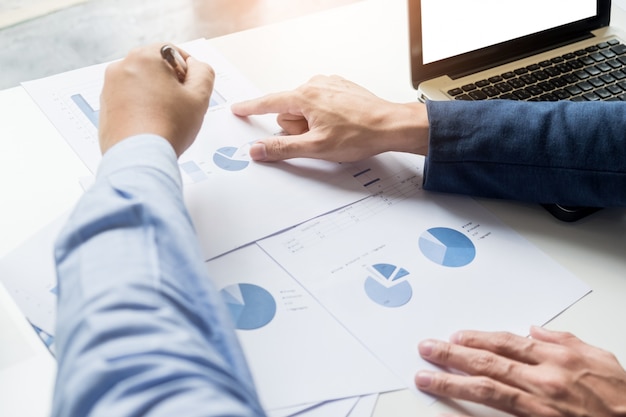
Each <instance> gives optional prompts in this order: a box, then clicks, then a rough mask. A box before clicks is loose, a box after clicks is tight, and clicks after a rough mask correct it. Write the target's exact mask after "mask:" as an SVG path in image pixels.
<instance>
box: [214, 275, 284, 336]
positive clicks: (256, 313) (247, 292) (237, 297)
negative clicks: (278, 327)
mask: <svg viewBox="0 0 626 417" xmlns="http://www.w3.org/2000/svg"><path fill="white" fill-rule="evenodd" d="M220 294H221V295H222V298H223V299H224V301H225V302H226V306H227V307H228V311H229V312H230V315H231V317H232V319H233V321H234V322H235V327H236V328H237V329H238V330H254V329H260V328H261V327H263V326H265V325H267V324H268V323H269V322H271V321H272V319H273V318H274V316H275V315H276V301H275V300H274V297H272V294H270V293H269V292H268V291H267V290H266V289H264V288H262V287H259V286H258V285H254V284H234V285H229V286H228V287H225V288H223V289H222V290H221V291H220Z"/></svg>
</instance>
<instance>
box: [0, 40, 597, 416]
mask: <svg viewBox="0 0 626 417" xmlns="http://www.w3.org/2000/svg"><path fill="white" fill-rule="evenodd" d="M184 48H185V49H186V50H187V51H189V52H190V53H191V54H192V55H194V56H195V57H196V58H198V59H202V60H205V61H206V62H209V63H210V64H211V65H212V66H213V67H214V69H215V70H216V74H217V78H216V84H215V92H214V95H213V101H212V103H211V106H210V108H209V111H208V113H207V115H206V120H205V123H204V125H203V128H202V130H201V132H200V134H199V136H198V139H197V140H196V142H195V143H194V145H193V146H192V147H191V148H190V149H189V150H188V151H187V152H185V153H184V154H183V155H182V156H181V158H180V169H181V173H182V175H183V178H184V193H185V199H186V203H187V206H188V208H189V211H190V213H191V216H192V218H193V222H194V224H195V226H196V229H197V232H198V235H199V236H200V239H201V245H202V249H203V254H204V257H205V260H206V267H207V269H208V271H209V274H210V276H211V279H213V280H214V281H215V283H216V285H217V287H218V288H219V289H220V293H221V295H222V296H223V299H224V301H225V303H226V305H227V307H228V308H229V310H230V311H231V313H232V315H233V318H234V321H235V323H236V328H237V334H238V336H239V338H240V341H241V344H242V346H243V348H244V351H245V354H246V357H247V359H248V362H249V364H250V368H251V370H252V374H253V376H254V379H255V382H256V384H257V387H258V390H259V395H260V398H261V401H262V403H263V405H264V407H265V408H266V410H267V411H268V414H269V415H270V416H272V417H287V416H290V415H294V414H298V415H303V416H306V417H314V416H316V415H320V416H321V415H333V416H351V417H361V416H363V417H365V416H369V415H371V413H372V411H373V409H374V406H375V403H376V398H377V394H378V393H381V392H386V391H392V390H398V389H410V390H412V391H413V392H415V395H417V396H420V397H421V398H423V400H424V401H427V402H432V401H433V399H432V398H430V397H427V396H426V395H425V394H423V393H421V392H419V391H417V390H416V389H415V388H414V385H413V375H414V373H415V372H416V371H417V370H418V369H424V368H432V366H431V365H429V364H428V363H426V362H425V361H423V360H422V359H421V358H420V357H419V355H418V354H417V344H418V343H419V341H420V340H422V339H425V338H431V337H437V338H444V339H445V338H447V337H448V336H449V335H450V334H451V333H452V332H454V331H456V330H458V329H463V328H472V329H482V330H508V331H512V332H515V333H520V334H525V333H526V332H527V331H528V328H529V326H531V325H535V324H544V323H546V322H548V321H549V320H550V319H552V318H553V317H555V316H556V315H558V314H559V313H561V312H562V311H563V310H565V309H566V308H567V307H568V306H570V305H571V304H573V303H574V302H576V301H577V300H579V299H580V298H581V297H583V296H584V295H585V294H587V293H588V292H589V291H590V289H589V288H588V287H587V286H586V285H585V284H584V283H582V282H581V281H580V280H578V279H577V278H576V277H574V276H572V274H570V273H569V272H568V271H566V270H564V269H563V268H562V267H561V266H560V265H558V264H556V263H555V262H554V261H553V260H551V259H550V258H548V257H547V256H546V255H545V254H543V253H542V252H541V251H539V250H538V249H537V248H536V247H534V246H533V245H531V244H530V243H529V242H527V241H526V240H524V239H523V238H522V237H520V236H519V235H518V234H517V233H516V232H514V231H513V230H511V229H510V228H508V227H507V226H505V225H504V224H502V223H501V222H500V221H499V220H498V219H497V218H495V217H494V216H493V215H491V214H490V213H489V212H488V211H486V210H485V209H484V208H482V206H480V205H478V204H477V203H476V202H475V201H474V200H472V199H470V198H466V197H459V196H447V195H437V194H432V193H427V192H424V191H423V190H422V189H421V184H422V172H423V171H422V169H423V159H422V158H421V157H418V156H415V155H404V154H395V153H388V154H383V155H379V156H376V157H374V158H371V159H369V160H366V161H362V162H359V163H354V164H336V163H330V162H324V161H317V160H307V159H299V160H292V161H289V162H282V163H276V164H258V163H254V162H252V161H251V160H250V159H249V157H248V148H249V146H250V144H251V143H252V142H254V141H255V140H258V139H260V138H262V137H266V136H270V135H275V134H280V130H279V128H278V126H277V125H276V124H275V122H274V121H273V117H269V118H268V117H251V118H249V119H246V120H244V119H240V118H237V117H235V116H233V115H232V113H231V112H230V104H231V103H233V102H236V101H239V100H244V99H248V98H252V97H256V96H258V95H259V94H260V92H259V91H257V90H256V89H255V88H254V86H252V85H251V84H250V83H249V82H248V81H247V80H246V79H245V77H243V76H242V75H241V74H240V73H239V72H238V71H237V69H236V68H234V67H233V66H232V65H230V64H229V63H228V62H227V61H226V60H225V59H224V58H223V57H222V56H221V55H220V54H219V53H217V52H216V51H215V50H213V49H211V48H210V47H209V45H207V43H206V42H205V41H203V40H199V41H194V42H191V43H189V44H186V45H184ZM103 71H104V66H95V67H89V68H85V69H81V70H77V71H72V72H70V73H65V74H60V75H58V76H55V77H50V78H46V79H42V80H38V81H33V82H29V83H26V84H25V85H24V86H25V88H26V89H27V91H28V92H29V93H30V94H31V96H32V97H33V99H34V100H35V101H36V102H37V103H38V104H39V105H40V107H41V108H42V110H43V111H44V112H45V113H46V115H47V116H48V117H49V118H50V120H51V121H52V122H53V123H54V124H55V126H56V127H57V128H58V129H59V131H60V132H61V133H62V134H63V136H64V137H65V138H66V140H67V141H68V143H69V144H70V145H71V146H72V148H73V149H74V150H75V151H76V153H77V154H78V155H79V157H80V158H81V159H82V160H83V161H84V162H85V164H86V165H87V166H88V167H89V168H90V169H91V171H92V172H95V170H96V168H97V165H98V162H99V158H100V155H99V150H98V143H97V124H98V111H99V108H98V99H97V97H98V95H99V91H100V89H101V87H102V78H103ZM87 182H88V181H84V183H87ZM259 218H262V219H264V220H263V222H259V221H258V219H259ZM63 222H64V218H62V219H59V220H58V221H57V222H55V223H54V224H51V225H50V226H49V227H47V228H46V229H44V230H42V231H41V232H40V233H39V234H38V235H37V236H35V237H34V238H33V239H32V240H31V241H29V242H27V243H26V244H25V245H23V246H22V247H20V248H19V249H18V250H16V251H15V252H13V253H11V254H10V255H8V256H7V257H6V258H5V259H3V260H2V262H0V277H2V281H3V283H4V284H5V285H6V287H7V289H8V290H9V292H10V293H11V295H12V296H13V297H14V299H15V300H16V302H17V303H18V305H19V306H20V308H21V309H22V311H23V312H24V314H25V315H26V316H27V318H28V319H29V320H30V321H31V323H33V324H34V325H35V326H37V327H38V328H39V329H41V331H42V332H44V333H45V334H46V335H47V336H48V337H52V336H53V335H54V326H55V303H56V295H55V289H56V278H55V273H54V265H53V260H52V251H51V248H52V244H53V241H54V239H55V238H56V234H57V233H58V230H59V229H60V227H61V225H62V224H63ZM32 259H39V260H41V261H42V262H32ZM253 312H254V313H253Z"/></svg>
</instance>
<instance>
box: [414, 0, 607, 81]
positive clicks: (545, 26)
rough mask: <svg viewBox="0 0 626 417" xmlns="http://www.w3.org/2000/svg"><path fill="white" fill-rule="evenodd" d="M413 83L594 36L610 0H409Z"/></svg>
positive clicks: (469, 71) (603, 24) (467, 71)
mask: <svg viewBox="0 0 626 417" xmlns="http://www.w3.org/2000/svg"><path fill="white" fill-rule="evenodd" d="M408 9H409V10H408V12H409V15H408V17H409V35H410V49H411V50H410V52H411V73H412V82H413V86H414V87H415V88H418V86H419V84H420V83H421V82H423V81H426V80H428V79H431V78H436V77H439V76H442V75H447V76H449V77H451V78H453V79H455V78H459V77H462V76H463V75H467V74H472V73H474V72H478V71H481V70H484V69H487V68H492V67H494V66H497V65H501V64H503V63H507V62H511V61H514V60H516V59H520V58H524V57H528V56H531V55H534V54H537V53H539V52H544V51H547V50H550V49H553V48H555V47H558V46H563V45H566V44H569V43H573V42H576V41H579V40H583V39H589V38H591V37H593V36H594V35H593V33H592V31H594V30H596V29H600V28H603V27H606V26H608V25H609V21H610V15H611V0H524V1H520V0H408Z"/></svg>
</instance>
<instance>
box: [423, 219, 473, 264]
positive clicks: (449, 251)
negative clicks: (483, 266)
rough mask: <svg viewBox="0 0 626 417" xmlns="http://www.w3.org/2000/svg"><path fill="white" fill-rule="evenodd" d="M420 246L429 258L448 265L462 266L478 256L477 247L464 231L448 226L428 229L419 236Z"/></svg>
mask: <svg viewBox="0 0 626 417" xmlns="http://www.w3.org/2000/svg"><path fill="white" fill-rule="evenodd" d="M419 248H420V250H421V251H422V253H423V254H424V256H426V257H427V258H428V259H430V260H431V261H433V262H434V263H436V264H439V265H441V266H447V267H453V268H455V267H461V266H465V265H467V264H469V263H470V262H472V261H473V260H474V258H475V257H476V247H475V246H474V244H473V243H472V241H471V240H470V239H469V238H468V237H467V236H465V235H464V234H463V233H461V232H459V231H457V230H454V229H449V228H447V227H434V228H432V229H428V230H427V231H425V232H424V233H422V235H421V236H420V238H419Z"/></svg>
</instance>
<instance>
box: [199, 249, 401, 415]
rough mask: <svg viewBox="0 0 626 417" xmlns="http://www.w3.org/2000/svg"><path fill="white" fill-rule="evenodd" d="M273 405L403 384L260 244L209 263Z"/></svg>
mask: <svg viewBox="0 0 626 417" xmlns="http://www.w3.org/2000/svg"><path fill="white" fill-rule="evenodd" d="M207 268H208V270H209V274H210V276H211V279H212V280H213V281H214V282H215V284H216V285H217V287H218V288H220V292H221V294H222V295H223V297H224V299H225V300H226V301H227V306H228V308H229V311H231V313H232V314H233V317H236V328H237V335H238V338H239V340H240V342H241V344H242V347H243V349H244V352H245V354H246V358H247V360H248V363H249V365H250V368H251V371H252V375H253V377H254V380H255V383H256V385H257V389H258V391H259V396H260V398H261V401H262V403H263V405H264V407H265V408H266V409H268V410H273V409H279V408H284V407H291V406H297V405H303V404H311V403H318V402H323V401H327V400H330V399H342V398H346V397H354V396H360V395H365V394H372V393H378V392H382V391H390V390H395V389H399V388H401V387H402V383H401V381H400V380H399V379H398V378H397V377H396V376H395V375H393V374H392V373H391V371H389V369H388V368H387V367H385V366H383V365H382V364H381V363H380V361H379V360H378V359H376V358H375V357H374V356H372V354H371V353H370V352H368V351H367V349H365V348H364V347H363V346H362V345H361V343H359V342H358V341H357V340H356V339H355V338H354V337H353V336H352V335H351V334H350V333H349V332H348V331H346V329H345V328H344V327H343V326H341V325H340V324H339V323H338V322H337V321H336V320H335V319H334V318H333V317H332V316H331V315H330V314H328V312H327V311H326V310H325V309H324V308H322V306H320V305H319V303H318V302H317V301H316V300H315V299H314V298H313V297H312V296H311V295H310V294H309V293H307V292H306V291H305V290H304V289H303V288H302V287H301V286H300V285H299V284H298V283H297V282H296V281H295V280H294V279H293V278H292V277H290V276H289V275H288V274H286V273H285V271H284V270H283V269H282V268H281V267H280V266H279V265H277V264H276V263H275V262H274V261H273V260H272V259H271V258H269V257H268V256H267V255H266V254H265V253H264V252H263V251H262V250H261V249H260V248H259V247H258V246H256V245H250V246H247V247H245V248H241V249H239V250H237V251H234V252H231V253H229V254H226V255H224V256H222V257H219V258H217V259H214V260H212V261H209V262H207Z"/></svg>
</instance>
